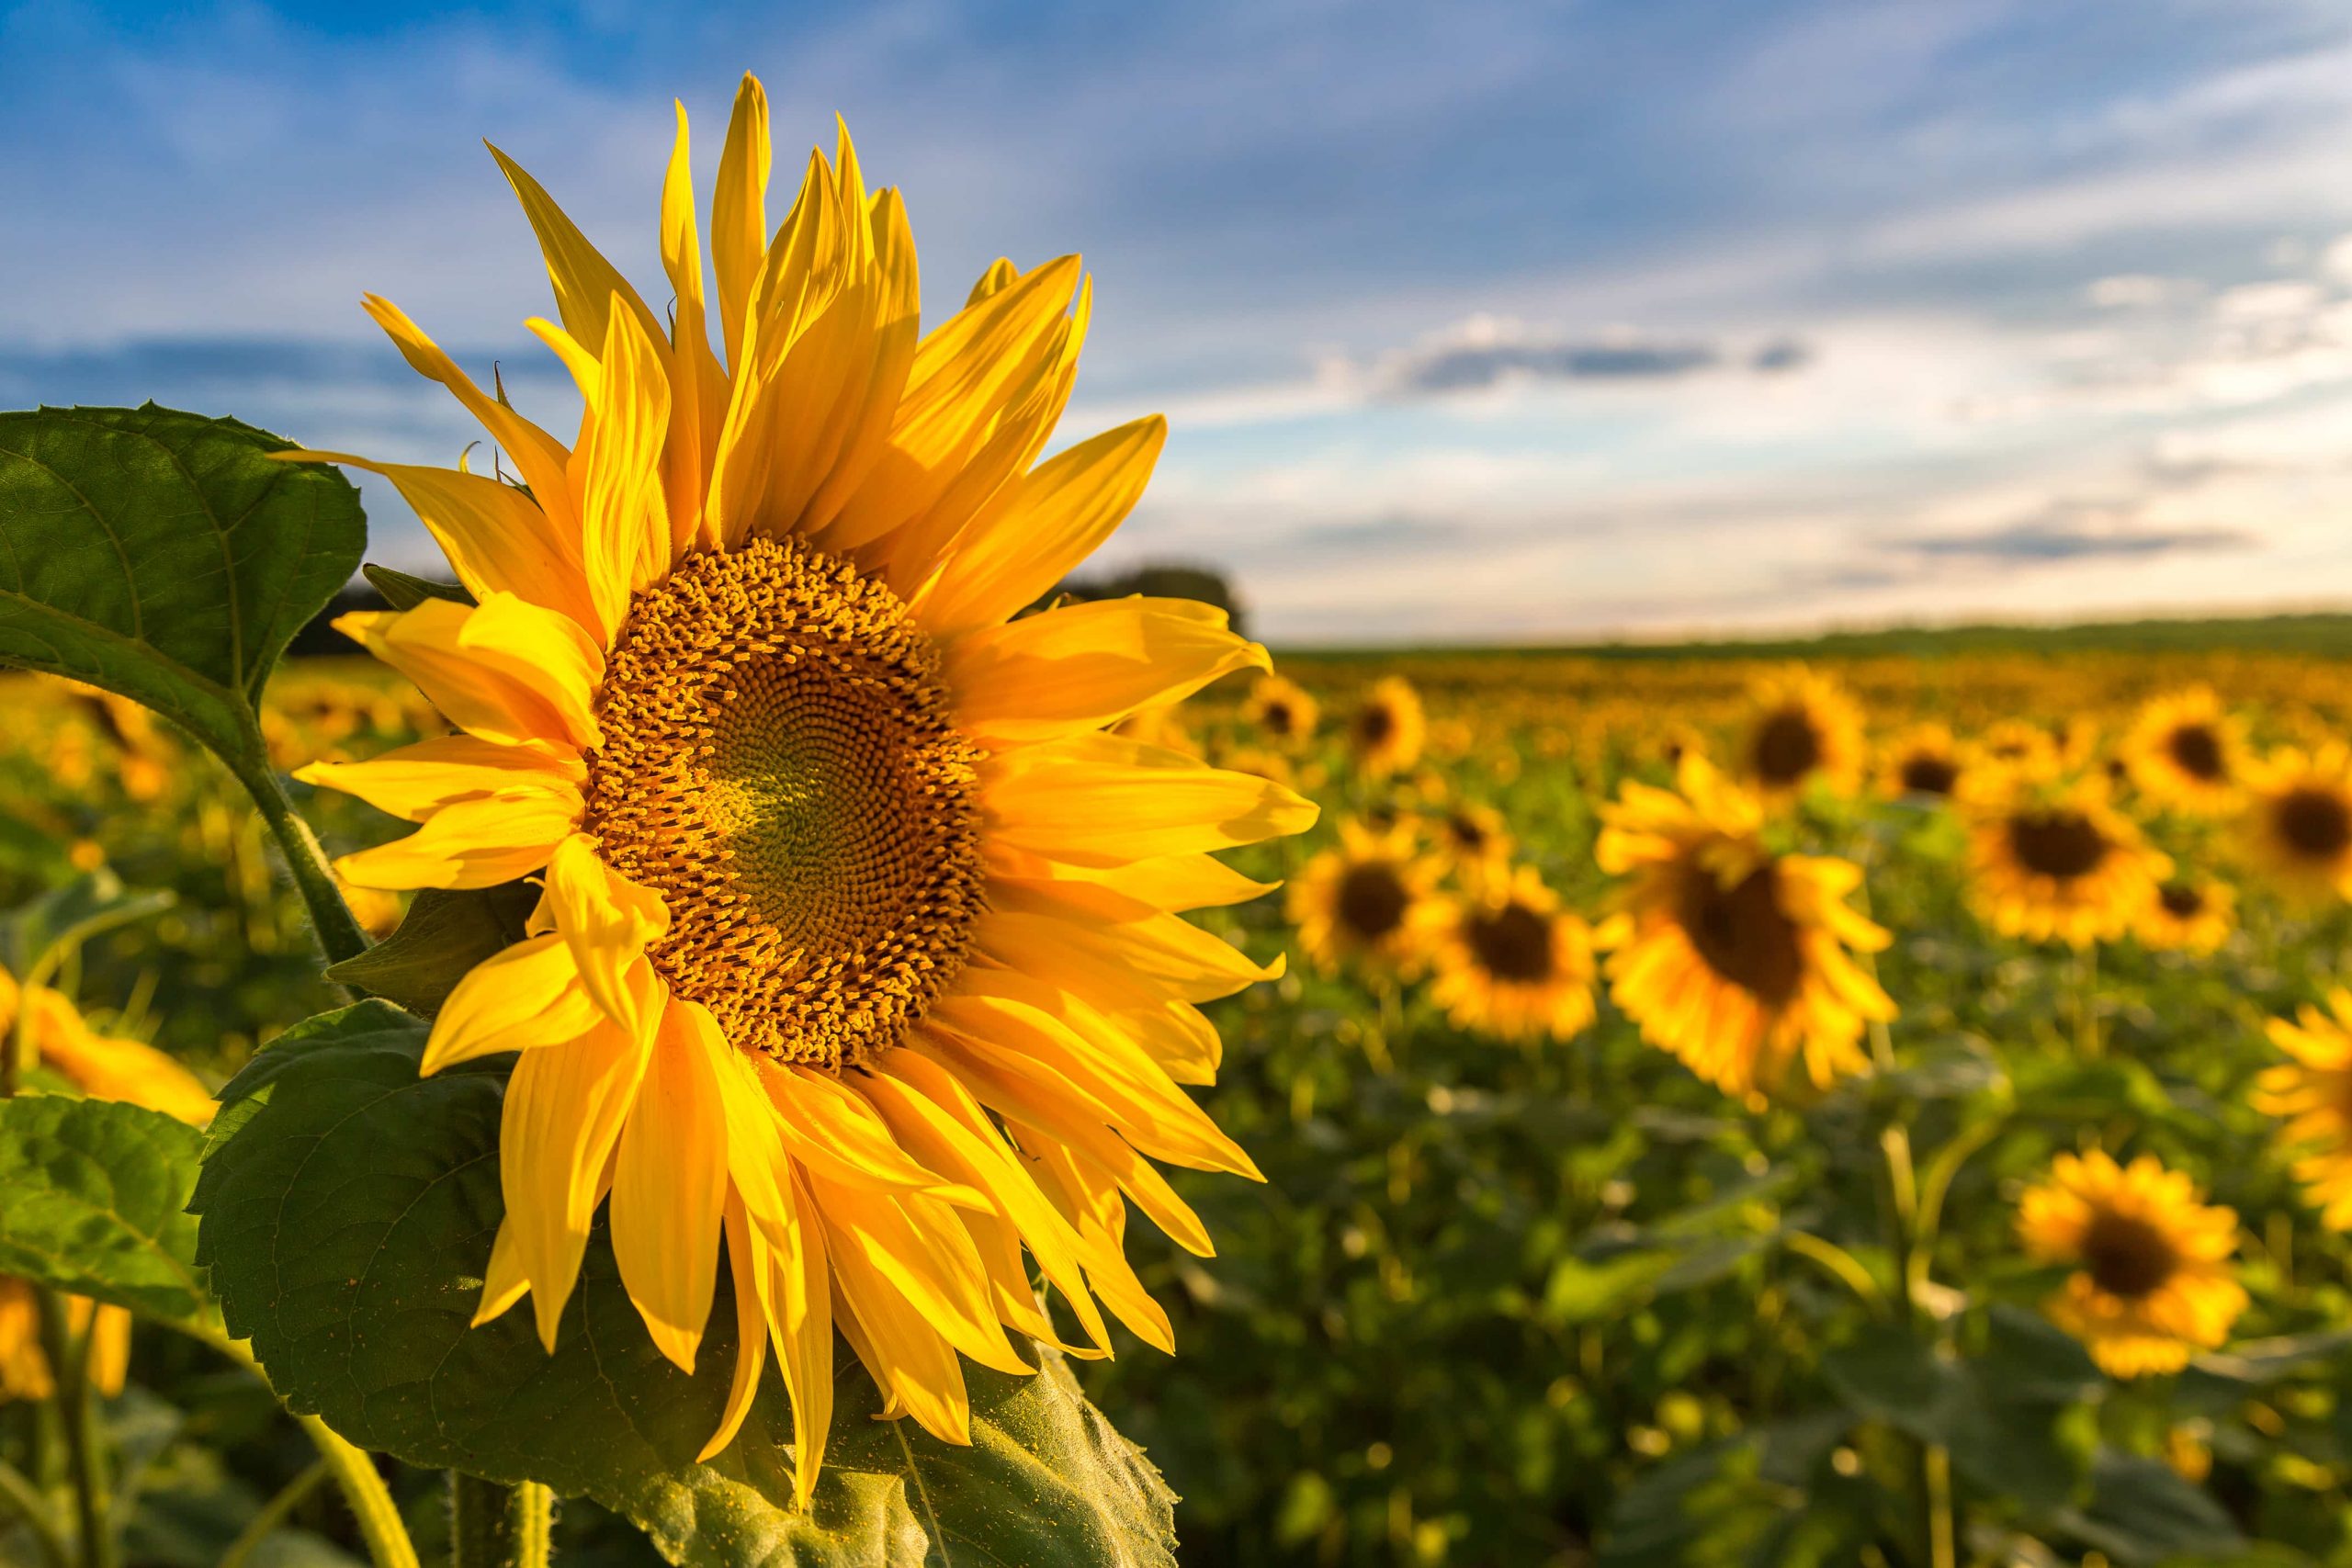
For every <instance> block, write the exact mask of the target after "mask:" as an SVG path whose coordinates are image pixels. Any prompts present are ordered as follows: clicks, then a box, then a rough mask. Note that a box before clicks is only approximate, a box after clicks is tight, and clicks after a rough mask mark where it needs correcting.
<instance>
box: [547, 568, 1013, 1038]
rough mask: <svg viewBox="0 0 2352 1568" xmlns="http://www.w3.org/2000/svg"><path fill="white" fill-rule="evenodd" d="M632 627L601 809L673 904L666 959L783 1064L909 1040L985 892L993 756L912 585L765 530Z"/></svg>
mask: <svg viewBox="0 0 2352 1568" xmlns="http://www.w3.org/2000/svg"><path fill="white" fill-rule="evenodd" d="M613 642H614V646H613V649H612V652H611V654H610V656H609V657H608V660H607V662H606V667H605V686H604V691H603V694H602V695H601V696H600V697H599V699H598V707H597V716H598V718H599V719H600V720H601V721H602V723H603V726H604V732H605V742H604V744H603V745H602V746H601V747H599V748H598V749H597V750H596V751H595V752H594V753H593V754H592V755H591V757H590V759H589V768H588V788H587V796H588V814H587V817H586V818H585V822H586V826H587V829H588V831H590V832H592V833H594V834H595V835H596V837H597V839H598V840H599V841H600V843H601V844H602V846H603V851H604V855H605V861H606V863H608V864H610V865H611V866H612V867H613V868H614V869H615V870H616V871H618V872H619V873H620V874H622V875H624V876H627V877H628V878H630V879H631V880H632V881H635V882H638V883H640V884H642V885H643V886H648V887H651V888H653V889H655V890H656V891H657V892H659V893H660V894H661V895H662V899H663V901H664V902H665V903H666V904H667V905H668V906H669V909H670V931H669V933H668V934H667V935H666V936H665V937H664V938H663V939H662V941H661V942H658V943H656V944H655V945H654V946H653V947H652V948H650V950H649V951H648V956H649V957H650V959H651V960H652V963H653V966H654V968H655V969H656V970H658V971H659V972H660V973H661V974H662V976H663V977H664V978H665V979H667V980H668V981H669V982H670V985H671V987H672V988H673V990H675V991H676V992H677V994H679V995H680V996H682V997H684V998H687V999H689V1000H692V1001H697V1002H700V1003H702V1004H703V1005H704V1006H706V1007H707V1008H709V1009H710V1010H711V1013H712V1015H713V1016H714V1017H716V1018H717V1019H718V1023H719V1026H720V1027H721V1028H722V1029H724V1030H725V1031H726V1032H727V1036H728V1038H729V1039H730V1040H732V1041H733V1042H734V1043H736V1044H737V1045H739V1046H741V1047H742V1048H744V1049H746V1050H754V1051H759V1052H762V1053H763V1054H765V1055H769V1056H772V1057H775V1058H776V1059H777V1060H780V1061H786V1062H803V1063H809V1064H812V1065H818V1066H831V1067H840V1066H852V1065H854V1064H855V1063H857V1062H859V1061H862V1060H864V1059H865V1057H867V1056H868V1055H872V1054H873V1053H874V1052H875V1051H876V1050H879V1049H881V1048H882V1047H884V1046H887V1045H890V1044H894V1043H897V1042H898V1041H899V1039H900V1038H902V1037H903V1036H904V1034H905V1032H906V1031H907V1029H908V1027H909V1026H910V1025H911V1024H912V1023H913V1022H915V1021H917V1020H918V1019H920V1018H921V1017H922V1011H923V1009H924V1008H925V1007H926V1006H928V1005H929V1003H930V1002H931V1000H932V998H933V997H935V996H936V995H937V994H938V993H939V991H940V989H941V987H944V985H946V984H947V983H948V982H949V981H951V980H952V979H954V978H955V976H956V974H957V973H958V972H960V971H961V970H962V968H963V966H964V961H965V957H966V955H967V952H968V950H969V946H970V938H971V931H972V924H973V921H974V919H976V917H977V916H978V912H979V907H980V891H979V888H980V882H979V837H978V809H977V806H976V802H975V795H976V791H977V782H976V776H975V773H974V763H975V762H976V761H978V755H979V754H978V750H976V749H975V748H974V747H973V746H972V745H971V744H970V743H969V742H968V741H967V740H966V739H963V737H962V736H961V735H960V734H958V733H957V731H956V729H955V728H954V727H953V725H952V724H951V723H950V722H949V717H948V712H949V709H948V701H947V695H946V692H945V690H944V687H943V686H942V685H941V684H940V682H939V678H938V674H937V660H936V656H935V655H934V653H933V650H932V649H931V647H930V645H929V644H928V643H927V642H926V641H925V640H924V639H923V637H922V635H921V634H920V633H919V632H917V631H916V630H915V629H914V628H913V627H912V626H910V624H909V623H908V620H907V617H906V612H905V609H904V607H903V606H902V605H901V604H899V601H898V598H897V597H896V596H895V595H894V594H892V593H891V592H890V591H889V590H888V588H887V587H885V586H883V585H882V584H881V583H879V582H877V581H874V580H872V579H870V578H867V577H865V576H864V575H862V574H861V573H859V572H858V571H857V570H855V569H854V568H852V567H850V566H847V565H845V564H843V563H842V562H840V561H836V560H834V559H832V558H830V557H827V556H824V555H820V554H819V553H818V552H816V551H814V550H810V549H808V548H806V547H802V546H800V545H798V544H797V543H791V542H779V541H775V540H765V539H763V540H757V541H754V542H753V543H752V544H750V545H748V546H746V547H743V548H741V549H739V550H730V551H717V552H707V553H704V554H699V555H694V556H689V557H687V558H685V559H684V560H683V561H681V562H680V563H679V565H678V568H677V570H676V571H675V572H673V574H672V576H671V579H670V581H668V582H667V583H665V584H663V585H662V587H660V588H656V589H650V590H648V591H646V592H640V593H639V594H638V596H637V598H636V600H635V602H634V603H633V604H631V606H630V610H629V615H628V619H627V620H626V621H624V622H623V623H622V624H621V626H620V628H619V630H618V631H617V632H616V634H615V637H614V639H613Z"/></svg>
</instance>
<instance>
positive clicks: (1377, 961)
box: [1289, 821, 1437, 975]
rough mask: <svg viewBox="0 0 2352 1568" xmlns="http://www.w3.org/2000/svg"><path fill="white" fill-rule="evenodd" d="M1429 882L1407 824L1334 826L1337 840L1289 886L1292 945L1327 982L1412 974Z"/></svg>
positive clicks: (1430, 867)
mask: <svg viewBox="0 0 2352 1568" xmlns="http://www.w3.org/2000/svg"><path fill="white" fill-rule="evenodd" d="M1436 882H1437V868H1436V866H1435V865H1434V864H1432V863H1430V861H1429V860H1428V859H1427V858H1426V857H1425V856H1423V855H1422V854H1421V853H1420V852H1419V847H1418V845H1417V844H1416V843H1415V841H1414V834H1413V829H1412V826H1411V824H1410V823H1408V822H1403V821H1399V822H1397V823H1394V824H1393V825H1391V826H1389V827H1386V828H1377V827H1374V826H1372V825H1370V824H1368V823H1360V822H1342V823H1340V841H1339V842H1338V843H1337V844H1335V845H1333V846H1332V847H1331V848H1329V849H1327V850H1325V851H1324V852H1322V853H1320V854H1318V855H1317V856H1316V857H1315V858H1314V859H1313V860H1310V861H1308V862H1307V863H1306V867H1305V868H1304V869H1303V870H1301V871H1300V872H1299V874H1298V876H1297V878H1296V880H1295V881H1294V882H1293V883H1292V884H1291V888H1290V895H1289V899H1290V920H1291V924H1292V925H1294V926H1295V927H1297V928H1298V942H1299V946H1300V947H1302V948H1304V949H1305V950H1306V956H1307V959H1308V961H1309V962H1310V963H1312V964H1314V965H1315V967H1316V968H1317V969H1318V970H1321V971H1322V972H1323V973H1325V974H1327V975H1329V974H1335V973H1337V972H1339V971H1340V969H1342V968H1345V967H1348V966H1350V965H1354V966H1358V967H1362V968H1365V969H1369V970H1371V971H1372V972H1374V973H1375V974H1383V975H1386V974H1410V973H1413V972H1415V971H1417V970H1418V969H1419V967H1420V964H1421V960H1422V957H1423V944H1424V942H1425V940H1426V936H1427V931H1426V928H1427V924H1428V920H1427V916H1426V912H1425V911H1426V909H1427V908H1428V900H1429V898H1430V892H1431V889H1432V888H1433V887H1434V886H1435V885H1436Z"/></svg>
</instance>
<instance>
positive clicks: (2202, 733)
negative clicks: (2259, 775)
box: [2121, 686, 2245, 816]
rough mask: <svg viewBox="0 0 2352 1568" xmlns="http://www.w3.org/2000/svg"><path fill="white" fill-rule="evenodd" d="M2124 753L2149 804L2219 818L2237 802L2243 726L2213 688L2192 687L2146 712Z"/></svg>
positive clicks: (2162, 699)
mask: <svg viewBox="0 0 2352 1568" xmlns="http://www.w3.org/2000/svg"><path fill="white" fill-rule="evenodd" d="M2121 754H2122V758H2123V761H2124V764H2125V766H2126V767H2128V768H2129V769H2130V770H2131V782H2132V783H2133V784H2136V785H2138V786H2139V788H2140V789H2141V790H2142V791H2143V793H2144V794H2146V795H2147V796H2148V797H2149V798H2150V799H2152V800H2156V801H2161V802H2163V803H2164V804H2165V805H2167V806H2173V807H2179V808H2180V809H2182V810H2184V811H2189V812H2194V813H2197V814H2199V815H2200V816H2216V815H2219V814H2220V813H2222V812H2224V811H2226V810H2228V809H2229V808H2230V807H2232V806H2233V805H2235V804H2236V802H2237V792H2238V775H2239V774H2240V773H2241V772H2242V771H2243V770H2244V768H2245V727H2244V726H2243V725H2242V724H2240V723H2239V722H2238V720H2237V719H2236V718H2235V717H2233V716H2232V715H2231V714H2230V713H2229V712H2228V710H2226V709H2225V708H2223V707H2222V702H2221V699H2220V698H2219V697H2216V696H2215V695H2214V694H2213V691H2212V688H2211V687H2210V686H2192V687H2190V688H2189V689H2188V690H2187V691H2184V692H2175V693H2173V694H2170V695H2168V696H2162V697H2158V698H2156V699H2155V700H2154V701H2153V702H2151V703H2149V704H2148V705H2146V706H2145V707H2143V708H2142V709H2141V710H2140V716H2139V717H2138V718H2137V719H2135V720H2134V721H2133V722H2132V725H2131V730H2130V731H2129V732H2128V733H2127V734H2126V735H2125V736H2124V738H2123V747H2122V753H2121Z"/></svg>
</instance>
